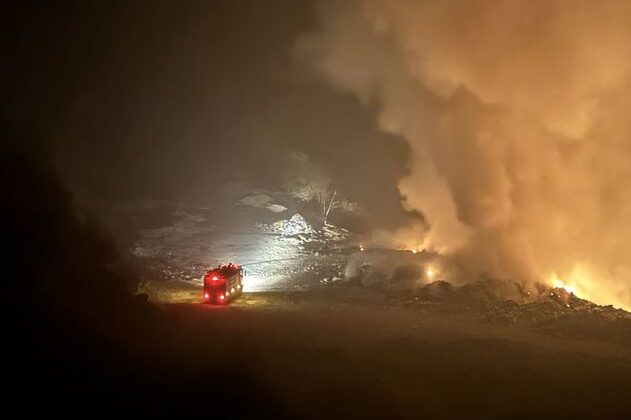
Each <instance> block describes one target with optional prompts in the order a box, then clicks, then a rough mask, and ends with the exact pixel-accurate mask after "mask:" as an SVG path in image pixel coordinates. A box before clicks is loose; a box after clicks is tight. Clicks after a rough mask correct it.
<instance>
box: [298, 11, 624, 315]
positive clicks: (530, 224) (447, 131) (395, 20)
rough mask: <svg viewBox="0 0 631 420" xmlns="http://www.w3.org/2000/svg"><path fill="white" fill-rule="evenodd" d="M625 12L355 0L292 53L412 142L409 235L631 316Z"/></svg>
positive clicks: (474, 265) (469, 265)
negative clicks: (418, 233) (423, 222)
mask: <svg viewBox="0 0 631 420" xmlns="http://www.w3.org/2000/svg"><path fill="white" fill-rule="evenodd" d="M629 22H631V3H629V2H625V1H615V0H610V1H608V0H602V1H596V0H594V1H587V0H572V1H569V0H567V1H564V0H529V1H511V0H504V1H500V0H497V1H490V0H489V1H475V2H473V1H465V0H460V1H459V0H425V1H412V0H356V1H348V0H344V1H329V2H325V3H323V4H322V5H321V8H320V28H319V30H318V31H317V32H316V33H313V34H311V35H309V36H306V37H304V38H303V39H301V40H300V42H299V44H298V46H297V49H298V51H299V52H300V53H301V54H303V55H305V56H307V57H308V58H309V59H311V60H313V62H314V63H315V65H316V66H317V67H318V68H319V69H320V70H321V71H322V72H323V73H324V74H326V76H327V77H328V79H329V80H330V81H332V83H334V84H335V85H336V86H338V87H339V88H341V89H344V90H348V91H351V92H354V93H356V94H357V95H358V96H359V97H360V98H361V99H362V100H364V101H366V102H372V103H378V104H379V106H380V107H381V113H380V121H379V123H380V126H381V127H382V129H383V130H385V131H387V132H390V133H393V134H396V135H398V136H400V137H402V138H404V139H406V140H407V141H408V142H409V144H410V146H411V150H412V154H413V155H412V157H411V159H412V168H411V169H412V170H411V174H410V175H409V176H407V177H406V178H405V179H402V180H401V181H400V184H399V188H400V190H401V193H402V195H403V196H405V197H406V203H405V204H406V206H407V207H409V208H410V209H416V210H419V211H421V212H422V213H423V214H424V215H425V217H426V219H427V221H428V223H429V224H430V225H431V228H430V230H429V231H428V233H427V234H426V236H425V237H421V238H419V237H410V239H409V240H410V243H412V242H413V241H414V240H418V241H421V242H422V246H424V247H425V248H428V249H433V250H438V251H442V252H447V253H449V254H450V255H453V256H454V257H455V258H457V259H458V260H459V262H460V263H461V264H462V266H463V267H465V268H466V270H468V272H469V275H470V276H471V277H472V278H473V277H475V276H477V275H481V274H486V275H490V276H496V277H500V278H506V279H516V280H520V281H524V282H541V281H543V282H548V283H552V282H553V281H555V282H556V284H565V285H568V287H569V286H571V287H573V288H575V289H576V291H577V294H579V295H582V296H581V297H587V298H590V299H593V300H595V301H597V302H599V303H612V304H615V305H620V306H625V307H627V308H629V307H631V293H630V287H629V285H630V284H631V283H630V282H631V258H630V257H631V255H630V252H631V248H630V246H629V243H631V201H630V200H629V197H630V196H631V118H629V117H628V110H629V109H631V77H630V76H631V72H630V70H631V49H629V45H631V25H629Z"/></svg>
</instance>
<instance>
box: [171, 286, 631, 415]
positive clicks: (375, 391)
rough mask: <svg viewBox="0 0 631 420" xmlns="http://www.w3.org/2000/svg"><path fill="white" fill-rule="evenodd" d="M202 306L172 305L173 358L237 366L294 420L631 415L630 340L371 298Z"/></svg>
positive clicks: (348, 295)
mask: <svg viewBox="0 0 631 420" xmlns="http://www.w3.org/2000/svg"><path fill="white" fill-rule="evenodd" d="M195 295H196V294H195V291H194V290H180V291H175V290H170V291H164V293H163V294H162V303H161V304H160V305H161V308H162V312H163V313H164V314H165V315H166V319H168V322H167V323H166V325H165V331H166V332H164V333H165V334H166V335H167V336H169V337H170V338H169V340H170V342H171V344H167V345H166V346H167V348H168V349H169V350H168V351H169V352H170V353H171V354H173V355H177V356H176V357H177V358H184V359H185V360H189V361H190V360H198V361H200V362H199V363H200V369H202V370H204V369H207V367H208V366H213V363H214V362H213V361H212V360H217V359H219V360H226V361H230V362H229V363H235V364H238V365H239V366H240V369H243V372H245V373H244V374H245V375H246V376H247V377H248V378H251V379H252V380H256V382H257V383H258V384H259V385H260V386H261V387H262V388H264V389H265V390H266V392H267V393H268V394H269V396H270V397H269V398H271V399H272V400H273V404H272V405H273V406H274V407H276V408H277V409H278V410H280V412H282V413H284V414H288V415H289V416H290V417H293V416H298V417H307V418H318V417H320V416H323V415H333V416H335V417H350V416H352V417H357V416H364V417H370V418H374V417H381V416H382V415H383V413H387V416H388V417H391V418H416V417H418V416H421V415H424V416H430V417H438V418H441V417H452V418H465V417H469V416H473V417H475V416H476V415H481V414H482V413H484V417H485V418H504V417H510V418H521V417H529V418H533V417H541V416H543V417H548V416H552V415H555V416H557V417H555V418H565V417H571V416H577V415H578V416H579V417H575V418H591V417H593V418H605V417H608V418H616V416H618V415H620V413H622V411H623V410H624V409H626V408H628V407H629V405H630V404H631V402H629V401H628V398H627V391H628V389H629V388H628V387H629V386H631V336H629V335H627V336H626V337H625V336H619V335H618V336H612V337H611V338H610V339H602V338H593V337H585V336H580V334H579V335H577V336H551V335H550V334H545V333H539V332H536V331H532V330H530V329H527V328H522V327H519V326H515V325H510V326H498V325H491V324H489V323H488V322H485V321H484V320H483V319H482V316H481V313H480V312H478V311H475V310H470V311H467V310H462V309H456V308H445V307H441V306H436V305H425V306H420V307H419V306H410V305H406V304H403V303H401V302H400V301H398V300H396V299H393V298H391V297H387V296H384V295H383V294H382V293H379V292H375V291H370V290H357V289H348V288H338V289H331V288H328V289H322V290H315V291H309V292H292V293H278V292H269V293H249V294H246V295H245V296H244V297H243V298H242V299H240V300H238V301H236V302H235V303H234V304H232V305H230V306H227V307H216V306H209V305H201V304H199V303H197V299H196V296H195ZM184 343H186V344H184ZM174 357H175V356H174ZM243 372H242V373H243ZM246 398H247V397H246Z"/></svg>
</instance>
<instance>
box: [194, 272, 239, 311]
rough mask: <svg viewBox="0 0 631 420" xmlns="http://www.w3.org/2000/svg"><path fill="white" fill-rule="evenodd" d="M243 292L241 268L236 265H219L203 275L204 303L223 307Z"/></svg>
mask: <svg viewBox="0 0 631 420" xmlns="http://www.w3.org/2000/svg"><path fill="white" fill-rule="evenodd" d="M242 292H243V268H241V266H239V265H236V264H232V263H229V264H221V265H219V266H217V267H216V268H213V269H211V270H208V271H207V272H206V274H204V288H203V291H202V299H203V302H204V303H212V304H215V305H225V304H227V303H228V302H230V301H232V300H233V299H235V298H236V297H238V296H240V295H241V293H242Z"/></svg>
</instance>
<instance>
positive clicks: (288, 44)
mask: <svg viewBox="0 0 631 420" xmlns="http://www.w3.org/2000/svg"><path fill="white" fill-rule="evenodd" d="M4 7H5V8H6V9H7V10H6V12H5V13H2V15H3V16H4V20H5V27H6V29H7V30H6V32H7V33H8V34H9V37H8V38H7V39H6V42H7V43H8V45H7V48H5V49H4V51H5V55H8V56H9V60H4V65H3V67H2V78H1V80H2V89H3V91H4V92H5V93H4V94H3V95H4V96H5V98H10V99H9V100H8V101H6V104H10V105H9V109H8V114H7V115H10V117H9V118H10V120H11V124H12V125H13V124H15V123H16V122H18V123H17V124H15V126H16V127H19V128H17V130H18V131H19V132H20V133H24V132H25V131H28V132H29V133H30V134H28V135H23V134H21V135H19V136H16V138H17V139H19V140H17V141H16V142H17V143H20V144H22V146H24V145H25V144H30V143H31V142H32V141H31V140H29V141H28V142H25V140H24V139H25V137H28V138H30V139H32V140H34V141H35V142H36V143H37V144H39V146H37V147H36V148H35V149H37V150H38V153H41V152H42V151H43V150H47V152H46V153H48V155H49V156H48V157H49V159H50V160H51V161H52V162H53V163H54V166H55V168H56V169H57V170H58V172H59V173H60V174H61V176H62V178H63V180H64V182H65V183H66V184H67V185H68V186H69V188H70V190H71V191H72V192H73V193H74V194H75V197H76V199H77V200H80V201H81V200H82V201H83V202H86V203H99V206H100V207H102V206H106V207H107V206H108V205H109V204H111V203H115V202H120V201H125V200H133V199H167V200H183V201H187V202H198V203H207V202H208V201H209V200H212V199H213V198H214V197H213V191H216V190H217V188H219V187H220V186H221V185H223V184H225V183H226V182H231V181H234V182H242V183H245V184H249V185H252V186H255V187H264V188H269V189H272V190H273V189H276V188H278V186H279V185H281V184H282V183H283V182H284V181H286V180H285V179H284V178H285V177H286V174H285V172H284V171H283V165H284V161H285V157H286V155H287V153H288V152H290V151H297V152H303V153H306V154H307V155H309V156H310V157H311V159H312V160H313V161H314V162H316V163H317V164H318V165H321V166H322V167H323V168H325V170H326V172H327V174H328V175H329V176H330V177H331V178H332V179H333V182H334V184H335V185H336V186H337V187H338V188H339V189H340V190H341V191H343V192H344V194H345V195H346V196H347V197H348V198H349V199H352V200H357V201H359V202H360V203H361V204H362V205H364V206H365V207H366V208H367V209H368V211H369V214H370V215H371V216H370V217H371V218H372V219H373V221H375V222H376V223H377V225H379V226H385V227H396V226H398V225H400V224H402V223H403V222H404V220H405V219H406V217H407V216H406V215H405V214H404V211H403V210H402V208H401V204H400V197H399V193H398V190H397V186H396V182H397V179H398V178H399V177H400V176H401V175H402V174H404V173H406V171H407V160H408V151H407V150H408V149H407V146H406V145H405V143H403V142H402V141H400V140H398V139H396V138H394V137H392V136H389V135H386V134H383V133H382V132H380V131H379V130H378V128H377V126H376V121H375V113H376V112H377V108H378V105H372V106H368V107H367V106H364V105H362V104H360V102H359V100H358V99H357V98H356V97H355V96H353V95H351V94H350V93H345V92H342V91H339V90H337V89H334V88H333V87H332V86H331V85H330V84H329V83H328V82H327V81H325V80H324V78H322V77H320V76H319V75H317V74H315V72H314V71H313V69H312V68H310V66H309V65H308V64H307V63H305V62H304V60H303V59H302V58H301V57H300V56H299V54H296V53H295V50H296V47H295V45H296V42H297V40H298V39H299V37H300V36H302V35H304V34H305V33H309V32H310V31H313V30H314V27H315V25H316V12H315V6H314V4H312V2H310V1H282V0H272V1H269V2H264V3H263V2H257V1H230V2H206V1H187V2H173V1H162V0H160V1H147V2H112V1H103V2H82V1H75V2H73V1H61V2H48V3H45V2H18V1H16V2H10V4H9V5H5V6H4ZM7 63H8V65H7ZM35 133H37V134H35ZM375 188H377V189H378V190H379V191H380V192H379V194H375V193H374V190H375ZM88 205H89V204H88Z"/></svg>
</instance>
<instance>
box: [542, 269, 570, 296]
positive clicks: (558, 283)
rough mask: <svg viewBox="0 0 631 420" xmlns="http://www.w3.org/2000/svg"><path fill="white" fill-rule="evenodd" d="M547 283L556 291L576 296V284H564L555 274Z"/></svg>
mask: <svg viewBox="0 0 631 420" xmlns="http://www.w3.org/2000/svg"><path fill="white" fill-rule="evenodd" d="M548 282H549V284H550V285H551V286H552V287H554V288H556V289H563V290H565V291H566V292H568V293H571V294H573V295H576V283H575V282H574V281H573V282H571V283H569V282H566V281H564V280H562V279H561V278H559V276H557V274H556V273H552V274H551V275H550V278H549V281H548Z"/></svg>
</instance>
